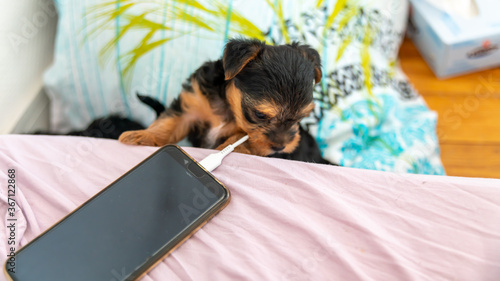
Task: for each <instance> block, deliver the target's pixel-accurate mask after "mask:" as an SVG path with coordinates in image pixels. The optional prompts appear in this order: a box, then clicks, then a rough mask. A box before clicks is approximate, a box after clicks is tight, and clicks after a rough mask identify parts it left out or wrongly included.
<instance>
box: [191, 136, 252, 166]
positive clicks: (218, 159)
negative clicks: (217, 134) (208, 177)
mask: <svg viewBox="0 0 500 281" xmlns="http://www.w3.org/2000/svg"><path fill="white" fill-rule="evenodd" d="M247 139H248V135H246V136H244V137H242V138H241V139H239V140H238V141H237V142H235V143H233V144H230V145H228V146H227V147H226V148H224V149H223V150H221V151H219V152H216V153H212V154H210V155H208V156H207V157H205V158H204V159H203V160H201V161H200V162H199V163H200V165H201V166H203V168H205V170H207V171H209V172H211V171H213V170H215V169H216V168H217V167H219V166H220V164H221V163H222V159H224V157H226V156H227V155H228V154H229V153H231V152H232V151H233V150H234V148H235V147H237V146H238V145H240V144H242V143H244V142H245V141H246V140H247Z"/></svg>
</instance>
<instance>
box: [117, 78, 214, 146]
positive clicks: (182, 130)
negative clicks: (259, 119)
mask: <svg viewBox="0 0 500 281" xmlns="http://www.w3.org/2000/svg"><path fill="white" fill-rule="evenodd" d="M191 84H192V89H191V90H190V91H186V90H185V91H182V92H181V94H180V95H179V99H178V100H175V101H174V102H173V103H172V105H171V106H170V108H169V109H168V110H167V111H166V112H165V113H164V114H162V116H160V118H158V119H157V120H156V121H154V122H153V124H151V126H149V128H147V129H146V130H138V131H128V132H124V133H123V134H122V135H121V136H120V138H119V140H120V141H121V142H122V143H126V144H137V145H151V146H163V145H166V144H174V143H177V142H179V141H181V140H182V139H183V138H185V137H186V136H187V134H188V133H189V131H190V130H191V129H192V127H193V125H194V124H195V123H196V122H199V121H203V122H209V123H210V125H211V126H212V127H217V126H218V125H219V124H220V123H221V121H220V119H219V118H218V117H217V116H216V115H215V114H214V113H213V111H212V108H211V106H210V102H209V101H208V99H207V98H206V96H205V95H203V93H202V92H201V91H200V89H199V86H198V83H197V82H196V80H194V79H192V80H191Z"/></svg>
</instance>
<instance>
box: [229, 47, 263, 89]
mask: <svg viewBox="0 0 500 281" xmlns="http://www.w3.org/2000/svg"><path fill="white" fill-rule="evenodd" d="M264 45H265V42H261V41H259V40H248V39H247V40H245V39H231V40H229V42H228V43H227V44H226V48H225V49H224V55H223V56H222V64H223V66H224V76H225V79H226V80H229V79H233V78H234V76H236V75H237V74H238V73H240V71H241V70H242V69H243V67H245V65H247V63H248V62H250V61H251V60H253V59H255V57H256V56H257V54H258V53H259V52H260V50H261V49H262V48H263V47H264Z"/></svg>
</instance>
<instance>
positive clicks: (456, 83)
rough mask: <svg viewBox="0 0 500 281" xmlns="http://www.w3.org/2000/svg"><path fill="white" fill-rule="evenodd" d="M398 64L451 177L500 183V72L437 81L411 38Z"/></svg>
mask: <svg viewBox="0 0 500 281" xmlns="http://www.w3.org/2000/svg"><path fill="white" fill-rule="evenodd" d="M399 58H400V65H401V67H402V69H403V71H404V72H405V73H406V75H407V76H408V78H409V79H410V81H411V82H412V84H413V85H414V86H415V88H416V90H417V91H418V92H419V93H420V94H421V95H422V96H423V97H424V99H425V101H426V102H427V105H428V106H429V108H430V109H432V110H434V111H436V112H437V113H438V116H439V117H438V128H437V132H438V138H439V142H440V146H441V158H442V161H443V164H444V167H445V171H446V174H447V175H450V176H464V177H485V178H500V69H499V68H496V69H490V70H484V71H479V72H475V73H471V74H466V75H462V76H458V77H455V78H449V79H444V80H439V79H437V78H436V76H434V74H433V73H432V71H431V69H430V68H429V67H428V66H427V64H426V63H425V61H424V59H423V58H422V56H421V55H420V54H419V53H418V50H417V49H416V48H415V46H414V45H413V43H412V42H411V40H410V39H405V41H404V42H403V45H402V46H401V49H400V53H399Z"/></svg>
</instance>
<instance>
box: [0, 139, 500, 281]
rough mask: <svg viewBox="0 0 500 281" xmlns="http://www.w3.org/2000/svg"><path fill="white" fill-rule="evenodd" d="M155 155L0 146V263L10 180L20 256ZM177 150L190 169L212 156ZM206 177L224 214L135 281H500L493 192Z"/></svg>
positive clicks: (376, 181)
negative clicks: (224, 197)
mask: <svg viewBox="0 0 500 281" xmlns="http://www.w3.org/2000/svg"><path fill="white" fill-rule="evenodd" d="M155 150H156V148H153V147H136V146H126V145H123V144H120V143H118V142H117V141H112V140H97V139H91V138H79V137H48V136H19V135H4V136H0V183H1V184H0V186H1V190H0V216H1V217H2V219H1V220H0V257H1V260H2V263H3V262H4V261H5V259H6V257H7V253H8V250H7V249H8V248H7V240H8V236H9V231H8V229H7V226H6V222H7V218H8V215H7V199H6V198H7V181H8V178H7V173H8V169H15V171H16V183H17V194H16V200H17V202H18V204H19V207H18V213H17V217H18V218H19V219H18V229H17V233H16V239H17V240H18V241H19V242H20V244H21V245H24V244H26V243H27V242H29V241H30V240H32V239H33V238H34V237H36V236H37V235H38V234H40V233H41V232H43V231H44V230H45V229H47V228H48V227H50V226H51V225H52V224H54V223H55V222H57V221H58V220H59V219H61V218H62V217H64V216H65V215H66V214H68V213H69V212H70V211H72V210H73V209H75V208H76V207H78V206H79V205H80V204H82V203H83V202H85V201H86V200H87V199H88V198H90V197H91V196H92V195H93V194H95V193H97V192H98V191H99V190H101V189H102V188H104V187H105V186H106V185H108V184H109V183H111V182H112V181H113V180H114V179H116V178H118V177H119V176H120V175H122V174H123V173H125V172H126V171H127V170H129V169H130V168H132V167H133V166H134V165H136V164H137V163H138V162H139V161H141V160H142V159H144V158H146V157H147V156H149V155H150V154H151V153H152V152H154V151H155ZM185 150H186V151H187V152H189V153H190V154H191V155H192V156H193V157H194V158H195V159H197V160H201V159H202V158H203V157H204V156H205V155H207V154H208V153H210V152H211V151H208V150H202V149H196V148H186V149H185ZM214 175H215V176H216V177H217V178H219V179H220V180H221V181H222V182H223V183H224V184H225V185H226V186H227V187H228V188H229V189H230V190H231V193H232V200H231V203H230V204H229V206H228V207H226V209H224V210H223V211H222V212H221V213H220V214H219V215H217V216H216V217H215V218H213V219H212V220H211V221H209V222H208V224H207V225H205V226H204V227H203V228H202V229H200V230H199V231H198V232H197V233H196V234H195V235H194V236H193V237H192V238H190V239H189V240H188V241H186V243H185V244H184V245H182V246H181V247H179V248H178V249H177V250H175V251H174V252H173V253H172V254H171V255H170V256H169V257H167V258H165V259H164V260H163V261H162V262H161V263H159V264H158V266H156V267H155V268H154V269H153V270H152V271H150V272H149V274H147V275H146V276H145V277H144V278H143V279H142V280H384V281H389V280H433V281H434V280H474V281H476V280H500V180H493V179H476V178H458V177H444V176H424V175H409V174H392V173H387V172H377V171H369V170H359V169H350V168H342V167H334V166H326V165H318V164H306V163H301V162H294V161H287V160H280V159H268V158H262V157H256V156H248V155H242V154H237V153H233V154H231V155H229V156H228V157H227V158H226V159H225V160H224V162H223V165H222V166H220V167H219V168H218V169H217V170H215V171H214ZM117 274H118V272H117ZM2 278H3V276H2V277H0V279H2Z"/></svg>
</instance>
